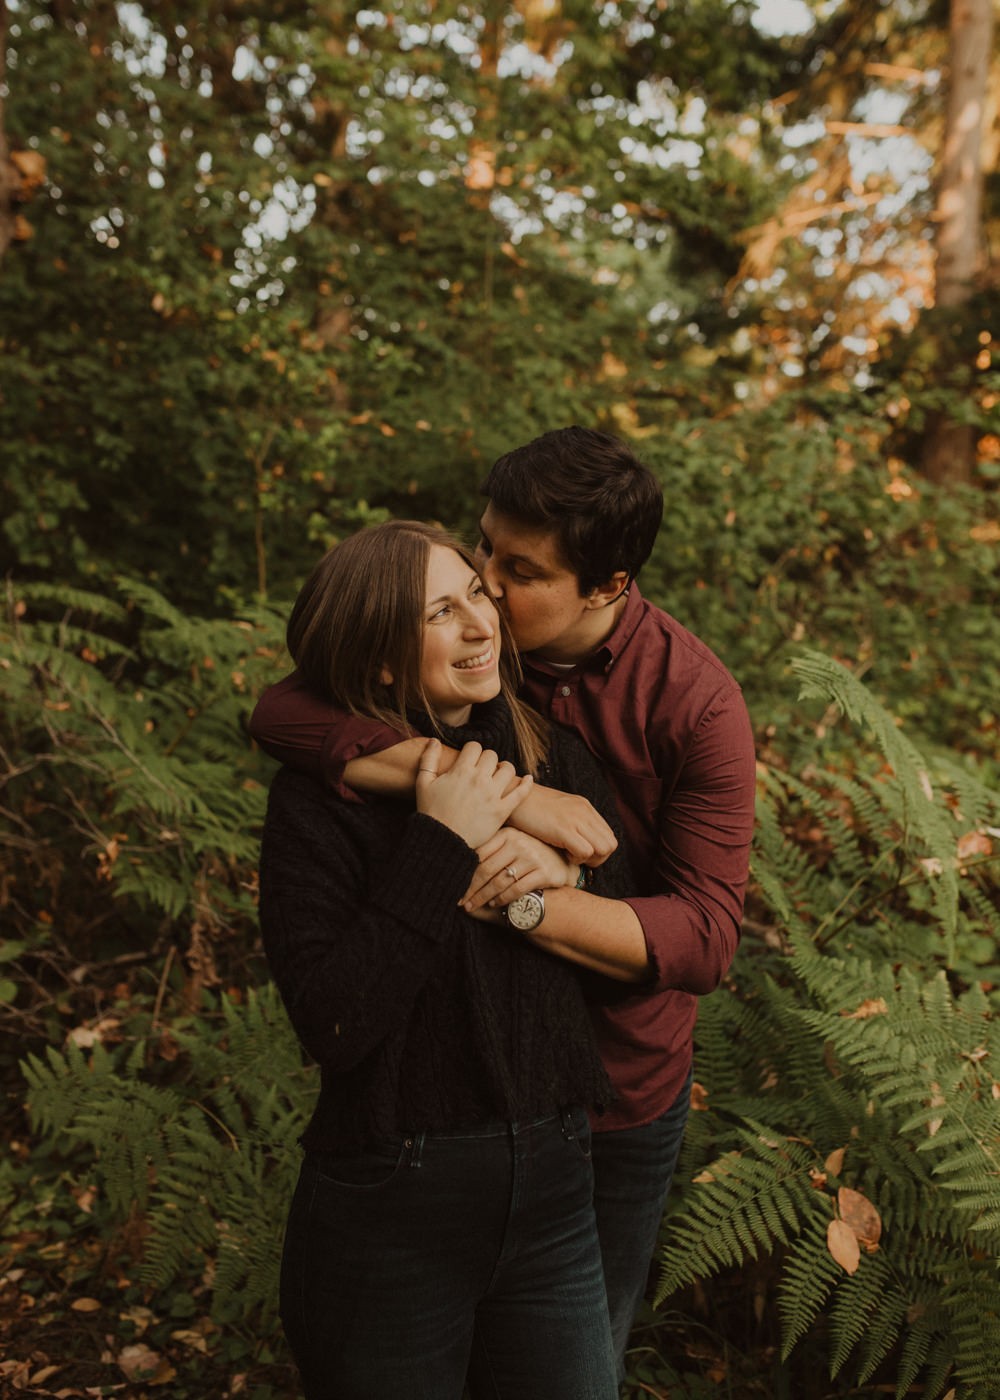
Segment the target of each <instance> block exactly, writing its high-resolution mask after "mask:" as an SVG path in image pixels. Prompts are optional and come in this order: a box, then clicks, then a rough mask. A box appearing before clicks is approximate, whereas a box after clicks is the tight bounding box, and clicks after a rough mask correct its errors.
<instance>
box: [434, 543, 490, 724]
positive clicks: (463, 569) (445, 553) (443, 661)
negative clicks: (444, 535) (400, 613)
mask: <svg viewBox="0 0 1000 1400" xmlns="http://www.w3.org/2000/svg"><path fill="white" fill-rule="evenodd" d="M499 661H500V621H499V618H498V616H497V610H496V607H495V606H494V604H493V601H492V599H491V598H490V596H489V594H488V593H487V592H486V589H485V588H484V587H483V582H482V580H481V579H480V577H479V575H478V574H477V573H476V572H475V570H474V569H470V568H469V566H468V564H466V562H465V560H464V559H462V558H461V556H460V555H458V554H456V553H455V551H454V550H453V549H446V548H445V547H444V546H443V545H439V544H435V545H432V546H431V550H430V554H429V555H428V557H427V582H426V587H425V590H424V612H423V647H422V650H421V656H420V681H421V684H422V686H423V689H424V695H425V697H426V700H427V703H428V705H429V706H430V708H431V709H432V710H433V712H434V713H435V715H437V716H438V718H439V719H441V720H443V721H444V723H445V724H453V725H461V724H465V723H466V722H467V720H468V718H469V711H470V709H471V707H472V706H473V705H475V704H480V703H481V702H482V701H484V700H492V699H493V697H494V696H495V695H497V694H499V691H500V670H499Z"/></svg>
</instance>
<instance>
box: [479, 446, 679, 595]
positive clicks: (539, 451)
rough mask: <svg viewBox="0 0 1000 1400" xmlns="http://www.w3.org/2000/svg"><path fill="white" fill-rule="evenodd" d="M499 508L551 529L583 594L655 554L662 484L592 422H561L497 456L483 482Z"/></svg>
mask: <svg viewBox="0 0 1000 1400" xmlns="http://www.w3.org/2000/svg"><path fill="white" fill-rule="evenodd" d="M481 489H482V493H483V495H484V496H488V497H489V498H490V500H491V501H492V503H493V505H494V506H496V508H497V510H500V511H503V513H504V514H505V515H512V516H514V517H515V519H518V520H523V521H525V522H526V523H527V524H530V525H544V526H546V527H547V528H549V529H551V530H552V531H553V532H554V533H555V535H556V538H557V540H558V542H559V548H560V551H561V553H562V555H563V558H564V559H565V560H566V563H567V564H568V565H569V567H570V568H571V569H572V570H573V572H574V573H575V574H576V576H577V579H578V581H579V585H580V592H581V594H584V595H585V594H587V593H590V592H591V590H592V589H594V588H598V587H600V585H601V584H603V583H607V581H608V580H609V579H610V578H611V577H612V575H613V574H615V573H617V572H618V571H619V570H623V571H624V572H625V573H626V574H628V576H629V578H630V579H632V578H634V577H635V575H636V574H637V573H638V572H639V570H640V569H641V568H642V566H643V564H645V562H646V560H647V559H648V558H649V553H650V550H651V549H652V548H653V541H654V540H655V539H656V532H657V531H658V530H659V528H660V522H661V521H662V519H663V490H662V488H661V486H660V483H659V482H658V481H657V479H656V477H655V476H654V475H653V473H652V472H651V471H650V470H649V468H648V467H647V466H645V465H644V464H643V463H642V462H640V461H639V459H638V457H636V456H635V454H634V453H633V452H632V450H631V448H630V447H629V446H628V444H627V443H625V442H622V440H621V438H617V437H614V436H613V435H612V434H611V433H602V432H598V431H597V430H596V429H593V428H580V427H576V426H575V425H574V426H573V427H570V428H556V429H554V430H553V431H552V432H548V433H543V434H542V435H541V437H537V438H535V439H534V441H532V442H529V443H528V444H527V446H525V447H515V448H514V450H513V451H512V452H506V453H504V455H503V456H502V457H498V458H497V460H496V461H495V462H494V463H493V466H492V467H491V468H490V471H489V475H488V476H487V478H486V480H485V481H484V482H483V485H482V488H481Z"/></svg>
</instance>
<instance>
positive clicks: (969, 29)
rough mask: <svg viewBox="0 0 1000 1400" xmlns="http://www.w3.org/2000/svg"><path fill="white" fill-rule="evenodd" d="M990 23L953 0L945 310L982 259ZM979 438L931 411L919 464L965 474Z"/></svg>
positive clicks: (959, 476)
mask: <svg viewBox="0 0 1000 1400" xmlns="http://www.w3.org/2000/svg"><path fill="white" fill-rule="evenodd" d="M993 30H994V14H993V0H951V11H950V22H949V62H948V101H947V110H946V117H945V132H944V142H943V146H942V150H941V157H940V163H939V175H938V198H937V210H936V221H935V228H936V254H937V256H936V294H937V295H936V300H937V305H938V306H939V307H940V308H941V309H942V310H943V311H953V310H954V311H959V312H960V311H961V310H963V309H964V308H967V307H968V306H969V303H970V302H971V300H972V298H973V296H974V295H975V292H976V287H977V280H978V274H979V273H980V272H981V270H982V266H983V254H984V243H985V240H984V236H983V226H982V208H983V179H984V170H983V159H982V139H983V134H984V125H985V112H986V98H987V83H988V79H989V67H990V58H991V55H992V53H993ZM971 377H972V370H971V367H970V369H969V378H970V380H971ZM977 438H978V433H977V430H976V427H975V425H974V424H972V423H969V422H961V421H956V419H955V418H954V417H953V416H950V415H947V414H944V413H941V412H935V413H934V414H932V416H931V418H930V421H929V424H928V430H927V435H926V439H925V443H924V448H923V453H922V466H923V469H924V471H925V472H926V474H927V475H928V476H929V477H930V478H931V480H932V481H939V482H943V481H964V482H970V481H971V480H972V478H973V472H974V468H975V464H976V441H977Z"/></svg>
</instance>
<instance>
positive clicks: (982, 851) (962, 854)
mask: <svg viewBox="0 0 1000 1400" xmlns="http://www.w3.org/2000/svg"><path fill="white" fill-rule="evenodd" d="M955 854H956V855H957V856H958V858H959V860H968V859H969V857H970V856H991V855H992V854H993V842H992V841H991V840H990V838H989V837H988V836H987V835H986V833H985V832H984V831H967V832H966V833H965V835H964V836H960V837H959V838H958V845H957V846H956V848H955Z"/></svg>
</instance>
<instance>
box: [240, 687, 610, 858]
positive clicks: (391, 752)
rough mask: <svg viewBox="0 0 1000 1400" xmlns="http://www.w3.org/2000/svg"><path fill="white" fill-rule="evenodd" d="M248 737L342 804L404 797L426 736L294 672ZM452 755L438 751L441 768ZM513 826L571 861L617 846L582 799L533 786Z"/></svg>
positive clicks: (268, 698)
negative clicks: (370, 714) (326, 694)
mask: <svg viewBox="0 0 1000 1400" xmlns="http://www.w3.org/2000/svg"><path fill="white" fill-rule="evenodd" d="M250 732H251V734H252V735H253V737H254V739H255V740H256V741H257V743H258V744H260V746H261V748H262V749H264V751H265V752H266V753H269V754H270V755H271V756H272V757H273V758H277V759H279V760H280V761H281V762H282V763H288V764H290V765H291V766H292V767H294V768H296V769H298V770H299V771H300V772H305V773H310V774H311V775H313V776H315V777H317V778H320V779H321V781H323V782H325V783H326V784H327V785H328V786H329V787H330V788H331V789H332V790H333V791H334V792H336V793H337V794H338V796H340V797H342V798H344V800H345V801H348V802H350V801H352V800H354V801H356V800H357V793H358V792H369V793H376V794H380V795H382V796H389V797H409V796H412V794H413V792H414V785H415V783H416V778H417V772H418V770H419V767H420V758H421V755H422V753H423V752H424V748H425V746H426V744H427V742H428V741H427V740H426V739H425V738H421V737H416V738H410V739H405V738H401V737H400V735H399V734H398V733H397V731H396V730H394V729H390V728H389V727H388V726H386V725H384V724H381V723H379V721H378V720H373V719H365V718H362V717H360V716H358V715H351V714H348V713H347V712H346V711H343V710H340V709H337V708H336V707H335V706H333V705H331V704H330V703H329V702H328V701H325V700H323V699H321V698H320V697H319V696H317V695H315V694H314V693H313V692H312V691H311V690H310V689H309V687H308V686H307V685H306V684H305V682H304V680H303V679H302V677H301V676H300V675H299V673H298V672H293V673H292V675H290V676H287V677H286V678H285V679H284V680H283V681H280V682H279V683H278V684H277V685H273V686H270V687H269V688H268V689H267V690H266V691H265V692H264V694H263V695H262V696H261V697H260V699H259V700H258V702H257V705H256V708H255V709H254V712H253V715H252V716H251V719H250ZM456 757H457V754H456V751H455V750H454V749H448V748H442V750H441V754H440V771H441V772H442V773H443V772H447V770H448V769H449V768H450V766H451V765H452V764H453V763H454V761H455V758H456ZM511 823H512V825H515V826H517V827H518V828H519V829H521V830H524V831H528V832H531V833H532V834H533V835H535V836H537V837H538V838H539V840H542V841H547V842H549V843H550V844H551V845H555V846H559V847H561V848H562V849H563V850H565V851H567V852H568V853H569V854H570V855H571V856H572V857H573V858H574V859H575V860H578V861H585V862H586V863H587V864H588V865H599V864H600V863H601V862H602V861H604V860H606V859H607V857H608V856H609V855H610V853H611V852H612V851H613V850H614V848H615V838H614V835H613V833H612V831H611V828H610V827H609V826H608V824H607V822H605V821H604V819H603V818H602V817H600V816H599V815H598V814H597V812H595V810H594V808H593V807H592V806H591V804H590V803H589V802H587V801H586V799H585V798H582V797H576V796H574V795H573V794H571V793H564V792H558V791H556V790H555V789H553V788H547V787H542V786H541V785H536V786H535V788H534V790H533V791H532V792H531V794H530V795H529V797H528V798H527V800H526V801H525V802H523V803H522V804H521V806H520V807H519V808H518V810H517V812H516V813H514V814H513V815H512V817H511Z"/></svg>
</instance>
